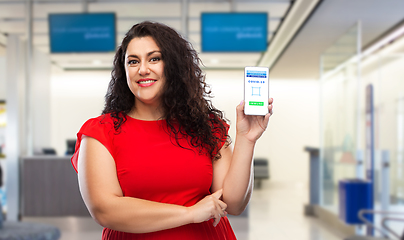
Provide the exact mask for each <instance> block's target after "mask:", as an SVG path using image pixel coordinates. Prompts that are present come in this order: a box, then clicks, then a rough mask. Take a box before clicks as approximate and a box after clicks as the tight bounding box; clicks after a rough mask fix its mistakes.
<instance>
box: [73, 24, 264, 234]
mask: <svg viewBox="0 0 404 240" xmlns="http://www.w3.org/2000/svg"><path fill="white" fill-rule="evenodd" d="M199 62H200V60H199V58H198V56H197V53H196V52H195V50H193V49H192V47H191V46H190V44H189V43H188V42H187V41H186V40H184V39H183V38H181V37H180V36H179V35H178V33H177V32H175V31H174V30H173V29H171V28H169V27H167V26H165V25H163V24H159V23H151V22H143V23H139V24H136V25H134V26H133V27H132V28H131V29H130V30H129V31H128V33H127V34H126V36H125V38H124V39H123V41H122V44H121V46H120V47H119V48H118V50H117V52H116V55H115V59H114V69H113V71H112V80H111V82H110V85H109V88H108V92H107V95H106V104H105V108H104V111H103V115H101V116H99V117H97V118H93V119H90V120H88V121H87V122H86V123H85V124H84V125H83V126H82V128H81V129H80V131H79V133H78V134H77V136H78V140H77V145H76V151H75V154H74V155H73V157H72V164H73V166H74V167H75V169H76V171H78V178H79V186H80V191H81V194H82V197H83V200H84V202H85V204H86V206H87V208H88V210H89V212H90V213H91V215H92V217H93V218H94V219H95V220H96V221H97V222H98V223H99V224H100V225H102V226H104V230H103V235H102V236H103V239H235V236H234V233H233V231H232V229H231V226H230V224H229V222H228V219H227V217H226V214H227V213H230V214H233V215H238V214H240V213H242V212H243V210H244V209H245V207H246V205H247V203H248V201H249V198H250V195H251V191H252V181H253V176H252V156H253V150H254V145H255V142H256V141H257V139H258V138H259V137H260V136H261V134H262V133H263V132H264V130H265V129H266V127H267V124H268V121H269V117H270V115H271V114H272V99H270V100H269V107H268V110H269V114H267V115H266V116H265V117H263V116H245V115H244V113H243V108H244V103H243V102H242V103H240V105H238V106H237V136H236V141H235V146H234V152H233V151H232V148H231V147H229V145H230V141H229V138H228V133H227V131H228V124H227V123H226V120H225V119H224V117H223V113H222V112H221V111H219V110H217V109H216V108H214V107H213V106H212V104H211V102H210V101H209V100H207V99H206V98H207V97H209V94H210V92H209V91H208V90H207V89H206V84H205V80H204V76H203V74H202V71H201V69H200V68H199V65H198V64H199Z"/></svg>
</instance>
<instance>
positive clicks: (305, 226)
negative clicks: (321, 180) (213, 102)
mask: <svg viewBox="0 0 404 240" xmlns="http://www.w3.org/2000/svg"><path fill="white" fill-rule="evenodd" d="M305 203H307V187H304V186H303V185H296V184H275V183H272V182H269V181H268V182H264V183H263V185H262V188H261V189H255V190H254V194H253V197H252V199H251V202H250V205H249V209H248V215H249V216H248V217H230V218H229V219H230V222H231V224H232V226H233V228H234V231H235V233H236V235H237V238H238V239H239V240H264V239H265V240H268V239H273V240H340V239H343V238H342V236H341V235H339V234H338V233H337V232H334V231H333V229H332V228H330V227H329V226H325V225H324V224H322V223H321V222H320V221H319V220H318V219H316V218H313V217H306V216H304V214H303V206H304V204H305ZM24 221H36V222H43V223H49V224H53V225H55V226H57V227H59V228H60V230H61V232H62V237H61V239H60V240H96V239H97V240H98V239H101V230H102V228H101V227H100V226H98V225H97V224H96V223H95V222H94V221H93V220H92V219H91V218H83V217H82V218H78V217H65V218H24Z"/></svg>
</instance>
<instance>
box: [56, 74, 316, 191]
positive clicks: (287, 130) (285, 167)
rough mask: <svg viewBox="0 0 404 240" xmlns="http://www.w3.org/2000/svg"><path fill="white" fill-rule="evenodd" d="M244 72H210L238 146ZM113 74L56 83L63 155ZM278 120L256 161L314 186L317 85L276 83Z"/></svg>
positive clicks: (61, 78)
mask: <svg viewBox="0 0 404 240" xmlns="http://www.w3.org/2000/svg"><path fill="white" fill-rule="evenodd" d="M243 74H244V73H243V71H216V70H215V71H207V72H206V75H207V77H206V81H207V83H208V84H209V85H210V86H211V88H212V92H213V95H214V96H215V97H214V98H213V100H212V101H213V104H214V105H215V106H216V107H217V108H219V109H221V110H223V111H224V112H225V116H226V117H227V118H228V119H229V120H230V121H231V123H232V125H231V129H230V135H231V136H232V140H233V141H235V139H234V136H235V121H236V117H235V108H236V106H237V105H238V104H239V103H240V101H241V100H242V99H243ZM109 79H110V72H88V73H86V72H70V73H61V74H56V75H54V76H53V77H52V84H51V92H52V96H51V98H52V101H51V116H52V118H51V119H52V124H51V125H52V138H51V139H52V143H53V146H54V147H55V148H56V149H57V152H58V153H64V152H65V151H66V139H74V138H75V136H76V135H75V134H76V133H77V131H78V130H79V128H80V127H81V125H82V124H83V123H84V122H85V121H86V120H87V119H88V118H90V117H95V116H98V115H99V114H100V113H101V111H102V109H103V106H104V95H105V92H106V89H107V86H108V82H109ZM270 96H271V97H273V98H274V115H273V116H272V117H271V120H270V124H269V127H268V129H267V131H266V132H265V133H264V135H263V136H262V137H261V139H260V140H259V142H258V143H257V146H256V150H255V156H256V157H265V158H268V159H269V161H270V169H271V172H270V174H271V181H281V182H285V181H287V182H300V183H304V184H306V183H307V181H308V160H309V157H308V154H307V153H306V152H304V147H305V146H314V147H317V146H318V145H319V120H318V119H319V115H318V109H319V107H318V104H319V102H318V101H319V98H318V96H319V93H318V83H317V81H315V80H272V79H270Z"/></svg>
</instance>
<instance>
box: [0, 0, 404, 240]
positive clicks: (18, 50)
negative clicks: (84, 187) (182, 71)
mask: <svg viewBox="0 0 404 240" xmlns="http://www.w3.org/2000/svg"><path fill="white" fill-rule="evenodd" d="M403 9H404V1H402V0H0V183H1V184H0V207H1V210H2V213H3V214H2V215H1V214H0V239H46V240H53V239H61V240H96V239H101V234H102V230H103V227H101V226H100V225H99V224H98V223H96V222H95V221H94V219H93V218H92V217H91V215H90V214H89V212H88V210H87V208H86V206H85V204H84V202H83V199H82V196H81V193H80V190H79V186H78V178H77V173H76V172H75V170H74V169H73V167H72V164H71V157H72V155H73V153H74V151H75V145H76V134H77V132H78V131H79V129H80V127H81V126H82V125H83V123H84V122H86V121H87V120H88V119H90V118H94V117H97V116H100V115H101V113H102V110H103V109H104V104H105V103H104V102H105V95H106V92H107V88H108V84H109V82H110V80H111V71H112V70H113V61H114V55H115V51H116V49H117V47H118V46H119V45H120V44H121V41H122V39H123V38H124V37H125V34H126V33H127V31H128V30H129V29H130V28H131V27H132V26H133V25H134V24H137V23H140V22H143V21H151V22H159V23H163V24H165V25H167V26H169V27H171V28H173V29H175V30H176V31H177V32H178V33H179V34H180V35H181V36H182V37H183V38H184V39H186V40H187V41H188V42H189V43H190V44H191V45H192V47H193V48H194V49H195V50H196V52H197V53H198V56H199V58H200V60H201V62H200V67H201V69H202V71H203V74H204V75H205V81H206V83H207V85H208V87H209V89H210V90H211V95H210V97H211V98H210V99H211V101H212V104H213V106H215V107H216V108H217V109H220V110H221V111H223V112H224V114H225V117H226V118H227V119H228V120H229V122H230V128H229V135H230V138H231V139H232V141H233V143H234V142H235V140H236V139H235V138H236V133H237V132H236V124H235V123H236V107H237V105H238V104H240V101H242V100H244V99H245V101H246V102H245V104H247V102H248V103H249V105H251V106H253V107H254V106H261V105H260V104H261V102H260V101H258V100H254V97H257V96H261V94H262V93H265V94H266V93H267V91H266V87H262V86H261V85H260V87H256V85H254V86H253V85H251V89H249V88H250V85H248V84H247V83H246V79H247V78H248V75H247V71H246V70H245V67H264V68H267V69H268V71H269V73H268V74H266V73H263V75H259V76H260V77H262V76H267V77H268V81H267V83H269V87H268V94H269V97H270V98H273V99H274V102H273V115H272V116H271V118H270V121H269V125H268V127H267V129H266V131H265V132H264V134H263V135H262V136H261V137H260V138H259V140H258V141H257V143H256V144H255V149H254V155H253V161H252V166H251V171H252V172H253V173H254V187H253V193H252V196H251V199H250V201H249V204H248V205H247V207H246V209H245V210H244V212H243V213H242V214H240V215H238V216H233V215H229V216H228V219H229V221H230V224H231V226H232V228H233V230H234V233H235V235H236V237H237V239H239V240H264V239H265V240H266V239H273V240H386V239H397V240H402V239H404V79H403V76H404V67H403V66H404V14H403V13H404V11H403ZM255 73H257V72H255ZM261 73H262V72H261ZM256 76H258V75H256ZM250 77H251V75H250ZM249 83H252V84H255V83H257V84H258V83H263V80H262V78H261V79H260V81H256V82H255V81H252V82H251V81H250V82H249ZM247 88H248V89H247ZM263 91H264V92H263ZM250 92H251V96H250V95H249V93H250ZM247 95H248V96H247ZM248 97H252V98H251V99H253V100H250V99H249V98H248ZM27 236H30V237H27Z"/></svg>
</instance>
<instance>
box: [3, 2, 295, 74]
mask: <svg viewBox="0 0 404 240" xmlns="http://www.w3.org/2000/svg"><path fill="white" fill-rule="evenodd" d="M32 2H33V8H32V9H33V11H32V12H33V13H32V14H33V17H32V19H33V25H32V26H33V39H32V42H33V46H34V47H35V48H37V49H40V50H41V51H43V52H47V53H49V36H48V22H47V16H48V14H50V13H80V12H83V11H85V9H87V11H88V12H115V14H116V17H117V42H118V43H119V42H120V41H121V40H122V38H123V36H124V34H125V33H126V31H127V30H129V28H130V27H131V26H132V25H133V24H135V23H137V22H141V21H144V20H150V21H158V22H162V23H165V24H167V25H169V26H171V27H173V28H174V29H176V30H177V31H178V32H180V33H184V31H183V29H182V23H183V22H182V17H183V16H184V15H183V14H184V11H183V6H184V5H183V4H184V2H188V11H187V17H188V23H187V25H188V29H187V30H188V31H187V33H188V40H189V41H190V42H191V43H192V44H193V46H194V48H195V49H196V50H197V51H198V52H201V50H200V49H201V47H200V42H201V41H200V37H201V35H200V14H201V13H202V12H231V11H234V12H268V13H269V20H268V21H269V22H268V28H269V29H268V41H269V42H270V41H271V39H272V37H273V36H274V33H275V32H276V30H277V29H278V27H279V26H280V24H281V22H282V20H283V18H284V17H285V16H286V14H287V12H288V9H289V7H290V6H292V2H293V1H290V0H266V1H265V0H188V1H183V0H160V1H153V0H149V1H142V0H132V1H128V0H127V1H124V0H116V1H114V0H87V1H84V0H79V1H74V0H65V1H62V0H41V1H39V0H37V1H35V0H33V1H32ZM26 6H27V4H26V1H25V0H24V1H19V0H14V1H5V0H0V35H7V34H18V35H20V36H21V37H22V38H26V32H27V31H26V29H27V23H26V16H27V12H26V9H27V8H26ZM0 40H1V39H0ZM0 43H1V41H0ZM3 45H4V44H3ZM3 53H4V50H3ZM0 54H1V52H0ZM262 54H263V53H200V58H201V59H202V61H203V63H204V65H205V67H206V68H210V69H211V68H218V69H240V68H244V67H245V66H255V65H257V63H258V61H259V60H260V58H261V56H262ZM51 59H52V61H53V63H54V64H55V65H57V66H60V67H61V68H63V69H67V70H69V69H103V68H105V69H110V68H111V66H112V59H113V53H109V54H101V53H97V54H51Z"/></svg>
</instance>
